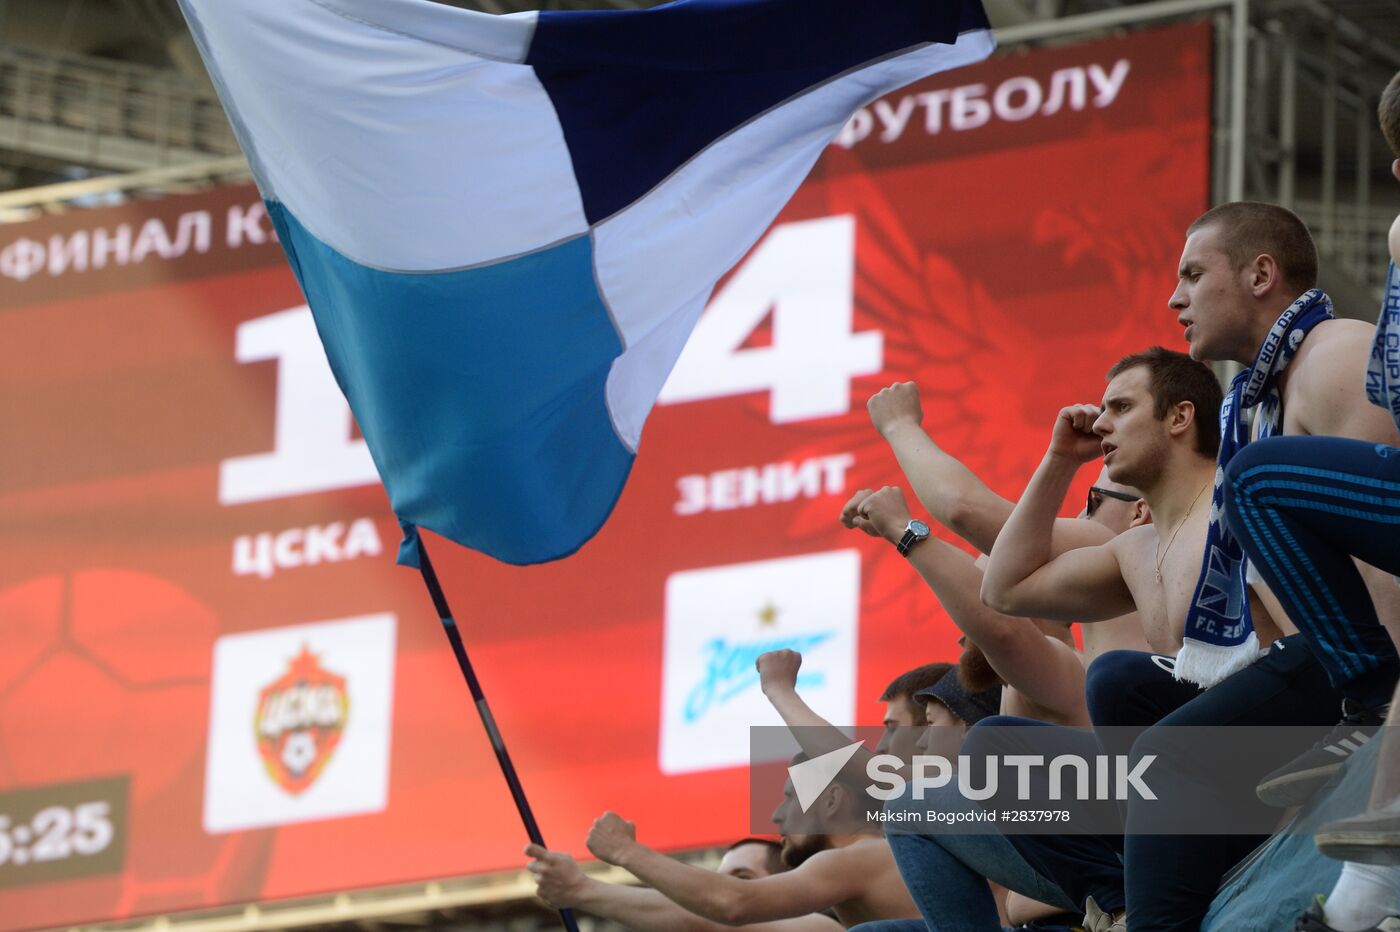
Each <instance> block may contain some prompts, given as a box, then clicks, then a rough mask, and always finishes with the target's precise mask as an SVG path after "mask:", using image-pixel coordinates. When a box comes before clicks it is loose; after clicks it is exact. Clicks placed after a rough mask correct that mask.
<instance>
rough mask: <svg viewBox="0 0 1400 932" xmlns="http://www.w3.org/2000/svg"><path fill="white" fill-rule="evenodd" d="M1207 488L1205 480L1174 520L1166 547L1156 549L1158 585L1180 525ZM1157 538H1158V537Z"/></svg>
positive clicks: (1208, 484)
mask: <svg viewBox="0 0 1400 932" xmlns="http://www.w3.org/2000/svg"><path fill="white" fill-rule="evenodd" d="M1208 488H1210V482H1206V484H1205V485H1203V486H1201V491H1199V492H1197V493H1196V497H1195V498H1193V499H1191V504H1189V505H1187V506H1186V514H1184V515H1182V516H1181V520H1180V521H1178V522H1176V530H1174V531H1172V536H1171V537H1170V538H1168V540H1167V547H1166V549H1165V550H1158V551H1157V573H1156V576H1157V585H1159V586H1160V585H1161V584H1162V562H1163V561H1164V560H1166V559H1167V554H1168V553H1170V552H1171V549H1172V544H1174V543H1176V535H1177V534H1179V533H1181V528H1182V525H1184V524H1185V523H1186V519H1187V518H1189V517H1191V509H1193V508H1195V507H1196V503H1197V502H1199V501H1200V500H1201V496H1202V495H1204V494H1205V491H1206V489H1208ZM1158 539H1159V540H1160V538H1158ZM1158 546H1160V544H1159V545H1158Z"/></svg>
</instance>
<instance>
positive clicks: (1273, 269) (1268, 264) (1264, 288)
mask: <svg viewBox="0 0 1400 932" xmlns="http://www.w3.org/2000/svg"><path fill="white" fill-rule="evenodd" d="M1247 272H1248V275H1249V290H1250V291H1251V292H1252V293H1253V295H1254V296H1255V297H1256V298H1262V297H1263V296H1264V295H1266V294H1268V293H1269V292H1271V291H1273V290H1274V289H1275V288H1277V287H1279V286H1280V285H1281V284H1282V282H1283V270H1282V269H1280V268H1279V265H1278V260H1277V259H1275V258H1274V257H1273V256H1271V255H1269V254H1268V253H1267V252H1263V253H1260V254H1259V255H1257V256H1255V257H1254V261H1253V262H1251V263H1250V264H1249V265H1248V267H1247Z"/></svg>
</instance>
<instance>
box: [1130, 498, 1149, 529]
mask: <svg viewBox="0 0 1400 932" xmlns="http://www.w3.org/2000/svg"><path fill="white" fill-rule="evenodd" d="M1151 523H1152V506H1150V505H1148V504H1147V500H1146V499H1142V498H1140V499H1138V500H1137V504H1135V505H1133V520H1131V521H1129V522H1128V527H1130V528H1134V527H1142V526H1143V525H1144V524H1151Z"/></svg>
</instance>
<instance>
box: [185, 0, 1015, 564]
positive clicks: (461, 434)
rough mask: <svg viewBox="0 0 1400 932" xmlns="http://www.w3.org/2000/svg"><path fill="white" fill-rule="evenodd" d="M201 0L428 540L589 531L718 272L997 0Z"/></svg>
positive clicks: (954, 51) (225, 90) (405, 501)
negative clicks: (608, 3)
mask: <svg viewBox="0 0 1400 932" xmlns="http://www.w3.org/2000/svg"><path fill="white" fill-rule="evenodd" d="M180 2H181V5H182V6H183V8H184V11H185V15H186V18H187V19H188V20H189V23H190V27H191V30H192V32H193V33H194V36H195V39H196V41H197V43H198V45H199V47H200V50H201V52H202V54H203V56H204V60H205V63H206V64H207V65H208V67H209V72H210V74H211V76H212V77H213V80H214V83H215V85H216V87H217V88H218V91H219V95H220V97H221V98H222V99H223V102H224V106H225V108H226V109H227V111H228V114H229V117H230V119H231V121H232V123H233V125H234V128H235V130H236V132H237V133H238V136H239V140H240V142H241V143H242V146H243V151H244V153H245V154H246V155H247V158H248V162H249V164H250V166H251V167H252V170H253V174H254V176H255V177H256V179H257V182H258V186H259V188H260V190H261V192H262V194H263V197H264V199H265V201H266V203H267V208H268V211H269V213H270V215H271V217H272V220H273V222H274V224H275V226H276V228H277V232H278V235H279V237H280V239H281V242H282V245H283V247H284V248H285V250H286V252H287V257H288V259H289V260H290V261H291V265H292V269H293V271H294V272H295V274H296V276H297V279H298V281H299V282H300V284H301V288H302V290H303V292H304V293H305V295H306V298H307V302H308V303H309V305H310V307H311V310H312V313H313V315H314V317H315V320H316V326H317V328H318V330H319V332H320V334H321V339H322V341H323V342H324V344H325V347H326V354H327V357H328V358H329V360H330V365H331V369H332V371H333V372H334V373H335V376H336V379H337V380H338V382H339V384H340V387H341V389H342V390H343V391H344V392H345V395H346V398H347V399H348V400H349V402H350V407H351V409H352V410H353V412H354V414H355V417H356V419H357V420H358V422H359V425H360V428H361V430H362V432H363V433H364V437H365V440H366V441H367V443H368V446H369V449H370V452H371V453H372V455H373V457H374V461H375V464H376V466H377V467H378V469H379V473H380V476H381V477H382V478H383V480H384V485H385V487H386V488H387V490H388V493H389V498H390V501H391V502H392V504H393V507H394V511H395V513H396V514H397V515H398V516H399V518H400V520H401V522H403V524H404V527H405V530H406V532H407V534H408V543H409V544H410V546H409V547H406V548H405V551H404V552H405V554H407V555H408V557H407V558H408V559H410V560H411V559H412V556H411V555H412V552H413V547H412V546H411V544H412V543H413V542H414V541H415V540H416V536H415V532H414V528H415V526H421V527H426V528H430V529H432V530H433V531H436V532H438V533H440V534H442V535H444V536H446V537H448V538H450V539H452V540H455V541H457V542H458V543H461V544H463V545H465V546H468V547H472V548H475V549H477V550H481V551H484V552H485V553H488V554H490V555H491V556H494V557H496V558H497V559H500V560H504V561H507V562H510V563H534V562H541V561H544V560H551V559H557V558H559V557H563V556H566V555H568V554H569V553H572V552H573V551H574V550H576V549H578V548H579V547H580V546H582V544H583V543H584V542H585V541H587V540H588V539H589V538H590V537H591V536H592V535H593V534H595V533H596V532H597V531H598V529H599V528H600V527H601V526H602V524H603V522H604V521H605V520H606V518H607V516H608V514H609V513H610V512H611V510H612V508H613V505H614V504H615V503H616V501H617V498H618V496H619V495H620V494H621V491H622V487H623V484H624V483H625V481H626V478H627V474H628V471H629V470H630V468H631V465H632V461H633V459H634V457H635V453H636V449H637V442H638V439H639V437H640V435H641V431H642V424H643V422H644V421H645V420H646V417H647V414H648V412H649V411H650V410H651V407H652V405H653V403H654V402H655V400H656V396H657V393H658V392H659V391H660V389H661V386H662V384H663V383H664V382H665V380H666V377H667V375H668V374H669V372H670V370H671V367H672V365H673V364H674V363H675V361H676V358H677V356H678V355H679V354H680V351H681V348H682V346H683V345H684V343H685V341H686V338H687V336H688V335H689V333H690V331H691V329H692V327H693V326H694V324H695V321H696V318H697V317H698V316H699V314H700V311H701V309H702V308H703V307H704V304H705V302H706V300H707V299H708V297H709V294H710V290H711V289H712V288H713V286H714V284H715V282H716V281H717V280H718V279H719V278H720V276H722V275H723V274H724V273H725V272H726V271H727V270H728V269H729V268H730V267H731V266H732V265H734V263H736V262H738V261H739V259H740V258H742V257H743V255H744V254H745V252H746V251H747V250H748V249H749V247H750V246H752V245H753V243H754V241H755V240H756V239H757V238H758V236H759V235H760V234H761V233H762V232H763V230H764V229H765V228H766V227H767V226H768V224H769V223H770V222H771V221H772V219H773V217H774V216H775V215H776V214H777V213H778V211H779V210H780V209H781V208H782V206H783V204H784V203H785V202H786V201H787V199H788V198H789V197H790V196H791V194H792V192H793V191H794V190H795V189H796V187H797V186H798V184H799V183H800V182H801V181H802V179H803V177H804V176H805V175H806V173H807V172H808V170H809V169H810V168H811V166H812V164H813V162H814V161H815V160H816V158H817V156H818V155H819V154H820V153H821V150H822V149H823V148H824V147H825V146H826V145H827V143H828V142H829V141H830V140H831V138H832V137H833V136H834V135H835V134H836V132H837V131H838V130H839V129H840V128H841V126H842V125H843V124H844V122H845V121H846V119H847V118H848V117H849V115H850V114H851V113H852V112H853V111H854V110H855V109H856V108H858V107H860V106H861V105H863V104H865V103H868V102H869V101H871V100H872V99H874V98H876V97H878V96H880V95H882V94H884V93H886V92H888V91H890V90H892V89H893V88H896V87H898V86H901V85H903V84H906V83H908V82H910V81H913V80H916V79H918V78H921V77H924V76H926V75H929V74H931V73H934V72H936V71H941V70H945V69H948V68H953V67H957V66H959V65H963V64H967V63H970V62H973V61H978V60H980V59H982V58H985V57H986V56H987V55H988V54H990V53H991V50H992V48H993V45H994V43H993V40H992V37H991V33H990V31H989V29H988V27H987V22H986V19H985V17H984V14H983V12H982V9H981V6H980V5H979V3H978V2H977V0H681V2H677V3H671V4H668V5H666V6H662V7H657V8H655V9H651V10H645V11H616V10H614V11H605V12H545V13H528V14H517V15H512V16H492V15H487V14H483V13H474V12H469V11H464V10H461V9H457V8H453V7H448V6H444V5H440V4H436V3H432V2H429V0H180Z"/></svg>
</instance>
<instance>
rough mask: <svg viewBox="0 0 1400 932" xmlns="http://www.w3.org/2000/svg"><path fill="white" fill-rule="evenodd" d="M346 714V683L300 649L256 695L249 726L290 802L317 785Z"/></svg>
mask: <svg viewBox="0 0 1400 932" xmlns="http://www.w3.org/2000/svg"><path fill="white" fill-rule="evenodd" d="M349 713H350V694H349V692H348V691H347V690H346V687H345V677H343V676H338V675H336V674H335V673H333V672H331V671H330V670H327V669H325V668H324V667H322V666H321V661H320V658H318V657H317V656H316V655H315V654H313V653H312V652H311V648H310V646H309V645H306V644H303V645H302V648H301V653H299V654H297V655H296V656H295V657H293V658H292V659H291V661H289V662H288V664H287V670H286V672H285V673H283V674H282V675H281V676H279V677H278V678H277V679H275V680H273V681H272V682H271V683H269V684H267V686H265V687H263V689H262V691H261V692H260V693H259V694H258V706H257V714H256V715H255V716H254V721H253V726H254V729H255V731H256V734H257V742H258V753H259V754H260V755H261V756H262V761H263V766H264V767H265V768H266V769H267V773H268V776H270V777H271V778H272V780H273V782H275V783H276V784H277V785H278V786H280V787H281V788H282V789H283V790H286V791H287V792H288V793H291V794H292V795H293V796H295V795H299V794H301V793H302V792H304V791H305V790H307V789H308V788H309V787H310V786H311V785H312V784H313V783H315V782H316V778H317V777H318V776H320V775H321V771H322V770H323V769H325V766H326V764H327V763H328V762H329V761H330V759H331V755H333V754H334V753H335V749H336V746H337V745H339V744H340V738H341V735H342V734H344V732H345V724H346V721H347V720H348V718H349Z"/></svg>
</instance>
